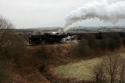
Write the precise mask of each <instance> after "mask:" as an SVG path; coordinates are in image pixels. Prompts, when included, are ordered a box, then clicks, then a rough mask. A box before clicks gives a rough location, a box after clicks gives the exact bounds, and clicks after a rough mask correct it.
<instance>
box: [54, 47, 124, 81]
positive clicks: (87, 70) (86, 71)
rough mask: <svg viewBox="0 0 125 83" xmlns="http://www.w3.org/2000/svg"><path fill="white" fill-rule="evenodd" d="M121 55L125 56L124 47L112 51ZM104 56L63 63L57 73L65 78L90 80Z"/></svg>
mask: <svg viewBox="0 0 125 83" xmlns="http://www.w3.org/2000/svg"><path fill="white" fill-rule="evenodd" d="M117 54H119V55H121V56H122V57H123V58H125V51H124V49H123V50H122V52H121V51H120V52H119V51H117V52H114V53H112V55H117ZM101 60H102V57H97V58H92V59H88V60H81V61H79V62H76V63H69V64H67V65H61V66H58V67H56V68H55V74H56V75H57V76H59V77H63V78H76V79H78V80H85V81H90V80H92V79H93V76H94V75H93V74H94V73H93V70H94V67H95V65H97V64H99V63H100V62H101Z"/></svg>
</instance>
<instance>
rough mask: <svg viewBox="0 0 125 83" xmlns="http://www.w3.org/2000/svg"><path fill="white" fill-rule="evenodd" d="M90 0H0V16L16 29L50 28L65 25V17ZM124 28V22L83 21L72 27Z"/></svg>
mask: <svg viewBox="0 0 125 83" xmlns="http://www.w3.org/2000/svg"><path fill="white" fill-rule="evenodd" d="M87 1H88V2H90V3H91V1H92V0H0V14H1V15H2V16H4V17H5V18H7V19H9V20H10V21H11V22H12V23H13V24H14V25H15V26H16V27H17V28H33V27H34V28H35V27H52V26H61V27H63V26H64V24H65V16H66V15H67V14H68V13H69V12H71V11H72V10H74V9H76V8H78V7H80V6H83V3H85V2H87ZM81 25H83V26H103V25H106V26H113V25H115V26H118V25H119V26H125V20H121V21H119V22H118V23H117V24H111V23H108V22H107V23H106V22H100V21H99V20H98V19H91V20H85V21H82V22H78V23H75V24H74V25H73V26H81Z"/></svg>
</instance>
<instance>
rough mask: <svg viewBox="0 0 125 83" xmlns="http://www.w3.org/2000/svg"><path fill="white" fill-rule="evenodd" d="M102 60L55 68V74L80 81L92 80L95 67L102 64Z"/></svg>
mask: <svg viewBox="0 0 125 83" xmlns="http://www.w3.org/2000/svg"><path fill="white" fill-rule="evenodd" d="M101 60H102V59H101V58H93V59H89V60H82V61H79V62H77V63H70V64H67V65H63V66H59V67H57V68H55V74H56V75H58V76H59V77H63V78H76V79H79V80H86V81H87V80H91V79H92V78H93V69H94V66H95V65H96V64H98V63H100V62H101Z"/></svg>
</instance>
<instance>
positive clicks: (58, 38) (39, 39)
mask: <svg viewBox="0 0 125 83" xmlns="http://www.w3.org/2000/svg"><path fill="white" fill-rule="evenodd" d="M106 35H107V36H108V37H110V36H116V37H120V38H122V39H125V32H97V33H56V32H52V33H44V34H42V35H31V36H30V37H29V44H30V45H36V44H54V43H67V42H72V41H73V40H77V41H79V40H82V39H84V38H88V37H89V38H91V36H94V38H95V39H98V40H99V39H102V38H103V37H105V36H106Z"/></svg>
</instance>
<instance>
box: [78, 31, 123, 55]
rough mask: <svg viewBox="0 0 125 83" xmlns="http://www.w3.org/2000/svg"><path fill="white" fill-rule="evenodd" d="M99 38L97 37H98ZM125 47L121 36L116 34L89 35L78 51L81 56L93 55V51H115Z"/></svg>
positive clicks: (84, 37)
mask: <svg viewBox="0 0 125 83" xmlns="http://www.w3.org/2000/svg"><path fill="white" fill-rule="evenodd" d="M96 36H97V37H96ZM122 45H123V43H122V41H121V39H120V34H119V33H115V32H110V33H100V34H96V35H95V36H94V34H91V33H90V34H87V35H84V36H83V38H82V40H81V41H80V42H79V44H78V45H77V47H76V51H77V53H78V54H80V55H82V56H83V55H86V54H91V51H93V52H94V51H114V50H116V49H118V48H120V47H121V46H122Z"/></svg>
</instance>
